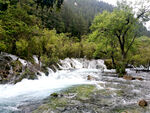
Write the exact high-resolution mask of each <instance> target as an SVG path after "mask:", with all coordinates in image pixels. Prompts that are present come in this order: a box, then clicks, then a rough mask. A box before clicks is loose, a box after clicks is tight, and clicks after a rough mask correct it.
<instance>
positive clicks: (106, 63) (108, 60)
mask: <svg viewBox="0 0 150 113" xmlns="http://www.w3.org/2000/svg"><path fill="white" fill-rule="evenodd" d="M104 64H105V65H106V67H107V69H114V67H113V64H112V60H111V59H106V60H105V61H104Z"/></svg>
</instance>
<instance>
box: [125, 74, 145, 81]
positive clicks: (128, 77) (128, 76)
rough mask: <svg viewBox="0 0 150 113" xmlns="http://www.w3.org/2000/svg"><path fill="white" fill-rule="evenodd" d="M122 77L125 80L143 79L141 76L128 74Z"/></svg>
mask: <svg viewBox="0 0 150 113" xmlns="http://www.w3.org/2000/svg"><path fill="white" fill-rule="evenodd" d="M123 79H125V80H140V81H142V80H144V79H143V78H140V77H133V76H130V75H124V76H123Z"/></svg>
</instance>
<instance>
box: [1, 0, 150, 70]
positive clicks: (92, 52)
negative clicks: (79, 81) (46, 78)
mask: <svg viewBox="0 0 150 113" xmlns="http://www.w3.org/2000/svg"><path fill="white" fill-rule="evenodd" d="M123 5H125V4H123ZM123 5H122V6H123ZM122 6H121V4H120V6H118V7H114V6H112V5H110V4H107V3H105V2H103V1H97V0H64V1H63V0H57V1H39V0H37V1H36V0H35V1H34V0H0V52H7V53H10V54H14V55H17V56H19V57H20V58H23V59H26V60H29V61H32V60H33V58H32V56H33V55H37V56H38V59H39V60H40V61H41V62H42V63H43V64H45V66H50V65H52V64H54V63H56V62H58V61H59V59H64V58H67V57H70V58H87V59H105V61H106V64H108V65H109V67H110V68H116V69H118V72H119V73H123V72H122V71H123V70H120V68H121V67H126V66H128V64H132V65H134V66H140V65H143V66H145V67H148V66H149V65H150V54H149V53H150V52H149V51H150V49H149V48H150V47H149V46H150V45H149V41H150V39H149V37H150V31H147V29H146V27H145V26H144V25H143V24H142V22H141V21H139V19H136V18H134V16H133V15H134V14H133V13H132V10H131V8H130V6H126V7H127V8H124V7H122ZM119 7H121V8H120V9H119ZM142 16H143V15H142ZM118 17H119V18H118ZM139 18H140V17H139ZM121 19H122V20H121ZM145 20H146V19H145ZM126 21H127V23H126ZM115 22H116V23H115ZM118 22H120V23H119V24H118ZM97 23H100V24H97ZM106 23H107V24H106ZM112 25H113V26H112ZM122 36H123V37H122ZM111 37H119V38H120V40H122V42H120V43H117V39H115V38H111ZM121 38H123V39H121ZM132 38H134V43H133V44H131V45H130V42H131V40H132ZM123 41H124V42H123ZM119 45H120V46H122V45H123V46H122V47H120V46H119ZM128 47H130V48H128ZM143 58H144V59H143ZM120 65H124V66H121V67H120Z"/></svg>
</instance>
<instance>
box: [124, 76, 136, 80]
mask: <svg viewBox="0 0 150 113" xmlns="http://www.w3.org/2000/svg"><path fill="white" fill-rule="evenodd" d="M123 79H125V80H135V78H134V77H132V76H129V75H124V76H123Z"/></svg>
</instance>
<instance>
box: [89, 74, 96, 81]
mask: <svg viewBox="0 0 150 113" xmlns="http://www.w3.org/2000/svg"><path fill="white" fill-rule="evenodd" d="M87 80H96V78H94V77H92V76H91V75H88V76H87Z"/></svg>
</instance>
